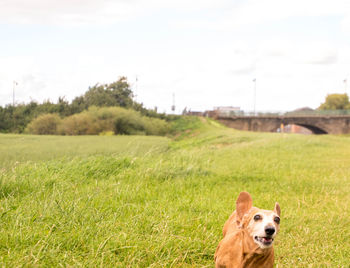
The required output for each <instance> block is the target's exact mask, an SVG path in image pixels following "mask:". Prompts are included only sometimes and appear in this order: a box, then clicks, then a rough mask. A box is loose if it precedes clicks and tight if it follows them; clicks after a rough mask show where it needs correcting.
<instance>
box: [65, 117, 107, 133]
mask: <svg viewBox="0 0 350 268" xmlns="http://www.w3.org/2000/svg"><path fill="white" fill-rule="evenodd" d="M100 132H102V129H101V128H100V127H99V125H98V122H97V121H96V119H95V118H94V117H93V116H91V115H90V114H89V113H87V112H82V113H80V114H74V115H71V116H68V117H66V118H64V119H63V120H62V124H61V125H60V128H59V133H60V134H62V135H96V134H98V133H100Z"/></svg>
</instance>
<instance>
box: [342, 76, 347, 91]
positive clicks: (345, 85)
mask: <svg viewBox="0 0 350 268" xmlns="http://www.w3.org/2000/svg"><path fill="white" fill-rule="evenodd" d="M343 82H344V88H345V94H347V89H348V79H346V78H345V79H344V81H343Z"/></svg>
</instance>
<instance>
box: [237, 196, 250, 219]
mask: <svg viewBox="0 0 350 268" xmlns="http://www.w3.org/2000/svg"><path fill="white" fill-rule="evenodd" d="M252 206H253V199H252V197H251V196H250V194H249V193H247V192H241V193H240V194H239V196H238V199H237V201H236V211H237V224H238V225H240V223H241V221H242V219H243V216H244V214H246V213H247V212H248V211H249V210H250V209H251V208H252Z"/></svg>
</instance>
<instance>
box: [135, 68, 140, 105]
mask: <svg viewBox="0 0 350 268" xmlns="http://www.w3.org/2000/svg"><path fill="white" fill-rule="evenodd" d="M138 81H139V79H138V77H137V75H136V79H135V93H134V101H135V102H137V82H138Z"/></svg>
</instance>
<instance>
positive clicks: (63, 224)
mask: <svg viewBox="0 0 350 268" xmlns="http://www.w3.org/2000/svg"><path fill="white" fill-rule="evenodd" d="M193 120H195V119H190V120H189V122H188V124H189V125H191V130H190V131H188V133H187V134H186V135H183V136H182V135H181V134H180V135H177V138H176V139H175V140H174V141H172V140H170V139H168V138H161V137H142V136H138V137H137V136H129V137H128V136H118V137H109V136H103V137H93V136H89V137H55V136H21V135H0V161H1V162H0V163H2V164H3V165H2V169H1V170H0V187H1V188H0V230H1V232H0V263H1V266H5V267H16V266H26V267H51V266H54V267H58V266H65V267H67V266H68V267H69V266H84V267H96V266H100V267H115V266H117V267H149V266H151V267H164V266H167V267H178V266H181V267H213V263H214V262H213V254H214V252H215V249H216V246H217V244H218V242H219V241H220V239H221V230H222V227H223V224H224V222H225V221H226V219H227V218H228V216H229V215H230V214H231V212H232V210H233V209H234V204H235V199H236V198H237V196H238V193H239V192H240V191H249V192H250V193H251V195H252V196H253V200H254V204H255V205H256V206H258V207H261V208H266V209H272V208H273V206H274V203H275V201H278V202H279V203H280V205H281V209H282V217H281V218H282V220H281V232H280V234H279V236H278V238H277V240H276V245H275V249H276V253H275V255H276V256H275V257H276V265H277V266H278V267H349V264H348V263H349V259H350V247H349V246H348V244H349V241H350V228H349V226H350V217H349V215H350V211H349V210H350V205H349V204H350V195H349V191H350V183H349V181H350V180H349V177H350V175H349V174H350V138H349V137H343V136H331V135H329V136H301V135H287V134H269V133H252V132H240V131H235V130H232V129H227V128H224V127H222V126H220V125H219V124H218V123H216V122H214V121H211V120H203V121H205V122H196V121H193ZM185 128H186V122H180V123H179V124H178V129H179V130H183V129H185Z"/></svg>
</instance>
